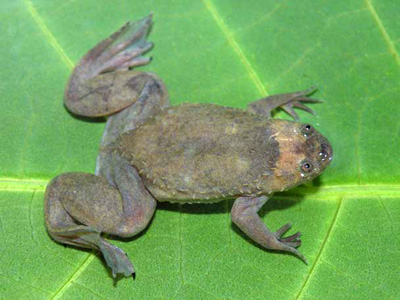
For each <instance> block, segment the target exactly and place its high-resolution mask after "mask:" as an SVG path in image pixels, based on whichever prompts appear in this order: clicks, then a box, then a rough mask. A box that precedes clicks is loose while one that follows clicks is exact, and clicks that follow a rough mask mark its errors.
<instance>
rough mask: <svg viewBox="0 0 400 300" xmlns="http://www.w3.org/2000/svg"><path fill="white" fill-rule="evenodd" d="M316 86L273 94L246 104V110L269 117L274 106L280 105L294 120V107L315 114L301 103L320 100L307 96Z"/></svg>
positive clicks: (295, 116)
mask: <svg viewBox="0 0 400 300" xmlns="http://www.w3.org/2000/svg"><path fill="white" fill-rule="evenodd" d="M316 89H317V88H316V87H315V86H313V87H311V88H309V89H307V90H305V91H299V92H293V93H288V94H281V95H273V96H269V97H266V98H263V99H260V100H257V101H254V102H251V103H250V104H249V105H248V106H247V110H248V111H250V112H252V113H254V114H258V115H262V116H265V117H268V118H271V113H272V111H273V110H274V109H275V108H278V107H281V108H282V109H283V110H284V111H286V112H287V113H288V114H289V115H291V116H292V117H293V118H294V119H295V120H296V121H297V120H298V119H299V116H298V115H297V113H296V112H295V111H294V109H293V108H294V107H297V108H300V109H303V110H305V111H307V112H309V113H311V114H315V113H314V111H313V110H312V109H311V108H308V107H307V106H305V105H304V104H303V103H304V102H305V103H316V102H321V101H320V100H317V99H311V98H308V97H307V96H308V95H310V94H312V93H314V92H315V91H316Z"/></svg>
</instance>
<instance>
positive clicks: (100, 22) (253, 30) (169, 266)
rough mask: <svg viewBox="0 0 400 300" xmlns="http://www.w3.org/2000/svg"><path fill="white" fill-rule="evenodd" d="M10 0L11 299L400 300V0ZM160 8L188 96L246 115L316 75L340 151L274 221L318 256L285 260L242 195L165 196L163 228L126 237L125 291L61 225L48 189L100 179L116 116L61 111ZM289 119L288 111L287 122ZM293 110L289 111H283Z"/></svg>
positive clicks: (277, 210)
mask: <svg viewBox="0 0 400 300" xmlns="http://www.w3.org/2000/svg"><path fill="white" fill-rule="evenodd" d="M143 2H144V1H123V0H121V1H105V0H102V1H93V0H88V1H44V0H12V1H11V0H8V1H7V0H6V1H3V3H2V9H1V11H0V14H1V18H0V26H1V28H2V29H3V31H2V38H1V43H2V45H1V46H2V47H1V49H2V52H1V54H2V55H1V56H0V60H1V70H2V72H1V73H0V82H1V83H0V93H1V104H2V105H1V108H2V109H1V111H0V114H1V123H0V135H1V141H2V146H1V147H0V159H1V160H0V237H1V238H0V264H1V266H2V267H1V269H0V293H1V295H2V296H3V297H4V298H5V299H42V298H44V299H49V298H56V299H59V298H62V299H63V298H64V299H72V298H73V299H82V298H84V299H85V298H88V299H89V298H90V299H93V298H100V299H113V298H116V299H120V298H128V297H135V298H138V299H144V298H146V299H149V298H152V299H160V298H163V299H165V298H180V299H192V298H193V299H201V298H204V299H221V298H229V299H242V298H251V299H253V298H255V299H277V298H278V299H295V298H300V299H338V298H343V299H348V298H352V299H358V298H359V299H366V298H368V299H381V298H383V299H395V298H399V297H400V290H399V287H398V282H399V280H400V275H399V274H400V268H399V261H400V251H399V249H400V236H399V230H400V217H399V216H400V185H399V182H400V159H399V157H400V150H399V149H400V147H399V146H400V144H399V137H400V122H399V116H400V105H399V96H398V95H399V92H400V88H399V82H400V56H399V50H398V49H399V48H400V45H399V44H400V23H399V22H398V3H397V2H396V1H390V0H383V1H377V0H364V1H356V0H350V1H311V0H305V1H272V0H268V1H261V0H251V1H228V0H218V1H217V0H204V1H183V0H176V1H173V2H170V1H168V2H167V1H160V0H158V1H149V2H146V3H143ZM150 11H153V12H154V19H155V24H154V28H153V30H152V33H151V37H150V40H152V41H153V42H154V43H155V45H156V46H155V48H154V49H153V51H152V52H151V55H152V56H153V57H154V60H153V62H152V63H151V64H150V65H149V66H146V67H145V68H144V69H145V70H149V71H151V72H155V73H157V74H158V75H159V76H160V77H161V78H163V79H164V81H165V82H166V84H167V87H168V89H169V93H170V96H171V100H172V103H174V104H178V103H182V102H185V101H190V102H213V103H218V104H221V105H227V106H235V107H242V108H244V107H245V106H246V104H247V103H249V102H251V101H253V100H256V99H257V98H261V97H263V96H266V95H272V94H276V93H282V92H290V91H293V90H298V89H305V88H307V87H309V86H311V85H313V84H317V85H318V87H319V91H318V92H317V93H316V94H315V97H316V98H320V99H324V100H325V103H323V104H316V105H313V106H312V107H313V109H315V110H316V112H317V116H316V117H314V116H312V115H307V114H306V113H302V112H300V116H301V120H302V121H304V122H310V123H311V124H314V125H315V126H316V127H317V129H318V130H319V131H320V132H322V133H323V134H324V135H325V136H326V137H328V138H329V140H330V141H331V143H332V145H333V149H334V160H333V163H332V165H331V166H330V167H329V168H328V169H327V170H326V172H325V173H324V174H323V175H322V176H320V177H319V178H318V179H317V180H316V181H315V182H314V183H313V184H308V185H306V186H303V187H299V188H296V189H294V190H292V191H289V192H287V193H284V194H276V196H275V197H273V198H272V200H271V201H270V202H268V203H267V205H265V207H264V209H263V210H262V213H261V216H262V217H263V219H264V221H265V222H266V223H267V224H268V225H269V226H270V227H271V229H273V230H274V229H277V228H279V227H280V226H281V225H283V224H284V223H286V222H288V221H290V222H292V223H293V225H294V229H293V230H301V231H302V233H303V238H302V240H303V245H302V246H301V248H300V251H301V252H302V253H303V254H304V255H305V256H306V257H307V258H308V260H309V262H310V264H309V265H308V266H306V265H304V264H303V263H302V262H301V261H300V260H299V259H297V258H295V257H293V256H291V255H286V254H282V253H269V252H268V251H264V250H262V249H261V248H259V247H257V246H256V245H255V244H254V243H252V242H251V241H249V239H248V238H246V237H245V236H244V235H243V233H241V232H240V231H239V230H238V229H237V228H236V227H235V226H233V225H231V222H230V215H229V209H230V207H231V205H232V203H227V202H221V203H218V204H213V205H183V206H178V205H172V204H162V205H159V209H158V211H157V213H156V215H155V217H154V219H153V222H152V224H151V225H150V226H149V228H148V230H146V232H144V233H143V234H141V235H140V236H138V237H137V238H134V239H131V240H129V241H123V240H117V241H115V244H116V245H118V246H119V247H121V248H123V249H124V250H125V251H126V252H127V253H128V254H129V256H130V258H131V259H132V261H133V263H134V264H135V267H136V270H137V278H136V280H135V281H134V282H132V280H131V279H129V278H128V279H122V280H120V281H118V282H116V283H115V284H113V280H112V278H111V276H110V273H109V271H108V269H107V268H106V266H105V264H104V263H103V261H102V260H101V258H100V257H99V256H98V255H97V254H96V253H95V252H90V251H85V250H81V249H76V248H72V247H63V246H61V245H60V244H57V243H56V242H54V241H52V240H51V238H50V237H49V236H48V235H47V233H46V231H45V228H44V222H43V208H42V207H43V194H44V189H45V186H46V184H47V182H48V181H49V180H50V179H51V178H52V177H54V176H56V175H57V174H60V173H62V172H67V171H68V172H69V171H84V172H93V170H94V166H95V160H96V155H97V149H98V144H99V141H100V138H101V134H102V131H103V129H104V123H101V122H97V121H93V122H88V121H85V120H81V119H76V118H74V117H72V116H71V115H70V114H69V113H68V112H67V111H66V109H65V108H64V107H63V104H62V96H63V90H64V86H65V83H66V80H67V78H68V76H69V74H70V72H71V70H72V68H73V66H74V65H75V63H76V62H77V61H79V59H80V57H81V56H82V55H83V54H84V53H85V52H86V51H87V50H88V49H89V48H91V47H92V46H93V45H94V44H96V43H97V42H98V41H99V40H101V39H102V38H104V37H106V36H108V35H109V34H110V33H111V32H113V31H115V30H116V29H117V28H119V26H121V25H122V24H123V23H124V22H125V21H127V20H136V19H139V18H141V17H143V16H146V15H147V14H148V13H149V12H150ZM283 116H284V114H282V113H278V114H277V117H283ZM284 117H287V116H284Z"/></svg>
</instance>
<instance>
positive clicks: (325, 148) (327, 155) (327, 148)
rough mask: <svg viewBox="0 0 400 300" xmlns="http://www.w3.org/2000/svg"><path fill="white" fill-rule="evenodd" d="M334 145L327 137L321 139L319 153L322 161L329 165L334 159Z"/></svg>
mask: <svg viewBox="0 0 400 300" xmlns="http://www.w3.org/2000/svg"><path fill="white" fill-rule="evenodd" d="M332 154H333V153H332V146H331V144H330V143H329V142H328V140H327V139H325V138H324V139H323V140H322V141H321V148H320V151H319V153H318V155H319V159H320V160H321V163H322V164H324V165H325V166H327V165H329V163H330V162H331V160H332Z"/></svg>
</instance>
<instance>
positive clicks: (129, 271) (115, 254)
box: [99, 239, 135, 278]
mask: <svg viewBox="0 0 400 300" xmlns="http://www.w3.org/2000/svg"><path fill="white" fill-rule="evenodd" d="M99 248H100V250H101V252H102V253H103V256H104V259H105V260H106V263H107V265H108V266H109V267H110V268H111V270H112V275H113V277H114V278H115V277H116V274H123V275H124V276H125V277H128V276H131V275H133V274H134V273H135V269H134V268H133V265H132V263H131V261H130V260H129V258H128V256H127V255H126V253H125V252H124V251H122V250H121V249H120V248H118V247H116V246H114V245H112V244H110V243H108V242H107V241H105V240H103V239H102V240H101V242H100V243H99Z"/></svg>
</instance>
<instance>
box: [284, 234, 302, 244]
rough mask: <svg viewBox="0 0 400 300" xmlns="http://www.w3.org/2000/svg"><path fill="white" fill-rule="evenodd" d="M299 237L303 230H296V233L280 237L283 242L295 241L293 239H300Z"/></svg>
mask: <svg viewBox="0 0 400 300" xmlns="http://www.w3.org/2000/svg"><path fill="white" fill-rule="evenodd" d="M299 237H301V232H296V233H295V234H293V235H291V236H288V237H285V238H280V239H279V240H280V241H281V242H293V241H297V240H298V239H299Z"/></svg>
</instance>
